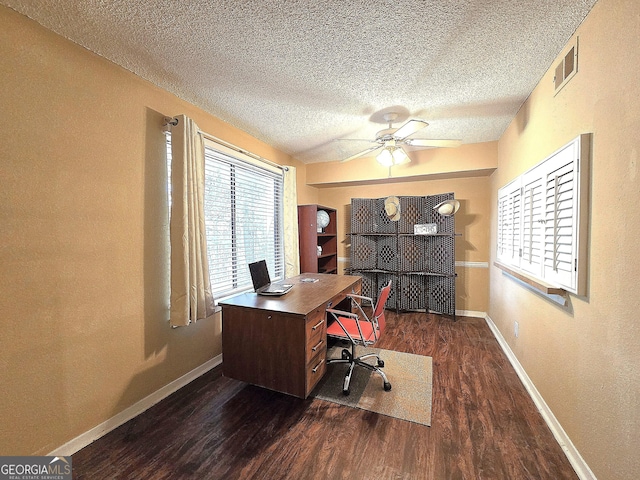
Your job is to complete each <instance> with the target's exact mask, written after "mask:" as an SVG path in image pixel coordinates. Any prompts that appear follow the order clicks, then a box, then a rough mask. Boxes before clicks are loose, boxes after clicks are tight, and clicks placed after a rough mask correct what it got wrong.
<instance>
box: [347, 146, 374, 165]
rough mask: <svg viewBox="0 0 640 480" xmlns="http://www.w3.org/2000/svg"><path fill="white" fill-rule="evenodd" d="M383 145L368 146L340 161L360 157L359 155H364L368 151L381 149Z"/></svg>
mask: <svg viewBox="0 0 640 480" xmlns="http://www.w3.org/2000/svg"><path fill="white" fill-rule="evenodd" d="M382 147H383V145H376V146H375V147H371V148H367V149H366V150H363V151H362V152H360V153H356V154H355V155H351V156H350V157H348V158H345V159H344V160H340V163H344V162H348V161H349V160H353V159H355V158H358V157H363V156H364V155H366V154H367V153H369V152H373V151H375V150H379V149H380V148H382Z"/></svg>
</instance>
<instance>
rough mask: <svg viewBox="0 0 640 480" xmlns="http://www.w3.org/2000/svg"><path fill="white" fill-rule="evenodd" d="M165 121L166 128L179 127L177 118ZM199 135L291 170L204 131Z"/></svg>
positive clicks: (167, 118)
mask: <svg viewBox="0 0 640 480" xmlns="http://www.w3.org/2000/svg"><path fill="white" fill-rule="evenodd" d="M164 121H165V123H164V126H167V125H171V126H174V127H175V126H176V125H178V119H177V118H176V117H164ZM198 133H199V134H200V135H202V136H203V137H204V138H206V139H208V140H211V141H212V142H215V143H218V144H220V145H222V146H224V147H227V148H230V149H231V150H235V151H236V152H238V153H242V154H243V155H247V156H249V157H251V158H254V159H256V160H260V161H261V162H264V163H266V164H267V165H271V166H272V167H276V168H279V169H281V170H285V171H287V170H289V168H287V167H286V166H284V165H279V164H277V163H275V162H272V161H271V160H267V159H266V158H263V157H261V156H259V155H256V154H255V153H251V152H249V151H248V150H245V149H244V148H240V147H238V146H236V145H234V144H233V143H229V142H226V141H224V140H222V139H220V138H218V137H214V136H213V135H211V134H210V133H207V132H203V131H202V130H198Z"/></svg>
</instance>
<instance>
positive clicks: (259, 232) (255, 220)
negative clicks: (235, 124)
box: [167, 136, 284, 300]
mask: <svg viewBox="0 0 640 480" xmlns="http://www.w3.org/2000/svg"><path fill="white" fill-rule="evenodd" d="M170 142H171V139H170V136H168V137H167V158H168V163H169V172H171V163H170V162H171V148H170V145H171V144H170ZM243 157H244V155H242V154H240V153H238V152H235V151H233V150H231V149H228V148H226V147H223V146H221V145H218V144H216V143H214V142H211V141H208V140H205V199H204V209H205V212H204V213H205V222H206V223H205V230H206V235H207V248H208V256H209V276H210V278H211V290H212V293H213V296H214V298H215V299H216V300H218V299H220V298H223V297H226V296H229V295H232V294H234V293H237V292H241V291H244V290H247V289H250V288H253V284H252V283H251V276H250V274H249V268H248V264H249V263H250V262H254V261H256V260H261V259H265V260H266V261H267V266H268V268H269V274H270V275H271V280H272V281H274V280H279V279H282V278H284V246H283V174H282V171H281V170H280V169H272V168H269V167H268V166H261V165H260V162H256V161H254V160H253V159H251V158H250V157H246V158H243ZM170 184H171V179H169V185H170ZM169 202H171V190H170V186H169Z"/></svg>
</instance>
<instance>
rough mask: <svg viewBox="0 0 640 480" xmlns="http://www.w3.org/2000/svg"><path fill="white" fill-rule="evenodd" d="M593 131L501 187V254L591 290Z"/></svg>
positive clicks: (534, 272) (510, 262)
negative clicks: (589, 241)
mask: <svg viewBox="0 0 640 480" xmlns="http://www.w3.org/2000/svg"><path fill="white" fill-rule="evenodd" d="M589 145H590V136H589V135H581V136H579V137H578V138H576V139H575V140H573V141H572V142H570V143H569V144H567V145H565V146H564V147H562V148H561V149H560V150H558V151H557V152H555V153H554V154H553V155H551V156H550V157H549V158H547V159H546V160H544V161H543V162H541V163H539V164H538V165H536V166H535V167H533V168H532V169H530V170H528V171H527V172H525V173H524V174H523V175H521V176H520V177H518V178H516V179H515V180H513V181H512V182H510V183H509V184H507V185H505V186H504V187H502V188H501V189H500V190H498V235H497V258H498V260H499V261H500V262H502V263H504V264H505V265H507V266H509V267H515V268H516V269H520V270H522V271H524V272H526V274H528V275H530V276H532V277H534V278H535V279H539V280H542V281H544V282H547V283H549V284H552V285H556V286H559V287H562V288H564V289H565V290H567V291H569V292H573V293H576V294H579V295H583V294H585V293H586V283H587V278H586V273H587V272H586V270H587V268H586V262H587V231H588V230H587V229H588V203H587V200H588V171H589Z"/></svg>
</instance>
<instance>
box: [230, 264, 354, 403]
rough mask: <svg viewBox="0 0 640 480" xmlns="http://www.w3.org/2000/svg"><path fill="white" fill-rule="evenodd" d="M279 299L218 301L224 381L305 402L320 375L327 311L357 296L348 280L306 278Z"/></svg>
mask: <svg viewBox="0 0 640 480" xmlns="http://www.w3.org/2000/svg"><path fill="white" fill-rule="evenodd" d="M304 278H317V279H318V281H317V282H315V283H304V282H301V280H302V279H304ZM283 283H290V284H293V288H292V289H291V290H290V291H289V293H287V294H286V295H283V296H281V297H269V296H261V295H256V294H255V293H243V294H240V295H236V296H234V297H231V298H229V299H227V300H224V301H221V302H220V303H219V304H220V305H221V306H222V358H223V361H222V371H223V374H224V375H225V376H227V377H231V378H235V379H237V380H242V381H243V382H248V383H251V384H254V385H258V386H261V387H265V388H269V389H271V390H276V391H278V392H283V393H288V394H290V395H294V396H296V397H300V398H306V397H307V396H308V395H309V393H311V390H313V387H315V385H316V384H317V383H318V381H319V380H320V379H321V378H322V376H323V375H324V372H325V370H326V353H327V322H326V311H325V310H326V308H327V307H329V306H333V307H335V306H336V305H337V304H338V303H339V302H340V301H341V300H344V298H345V297H346V295H347V294H348V293H360V291H361V279H360V277H357V276H351V275H328V274H322V273H305V274H302V275H299V276H297V277H293V278H289V279H287V280H286V281H285V282H283Z"/></svg>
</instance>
